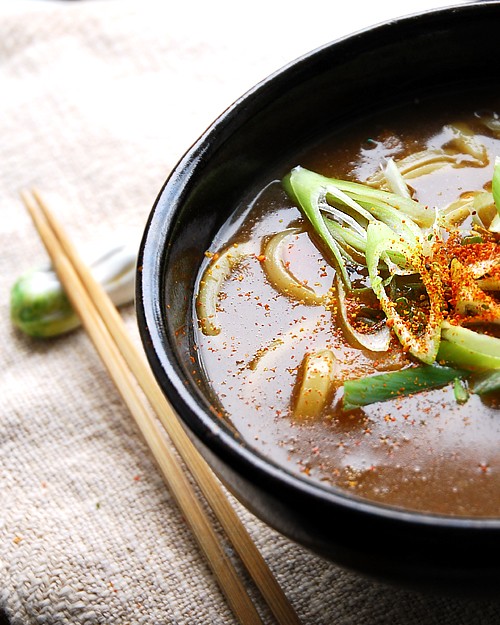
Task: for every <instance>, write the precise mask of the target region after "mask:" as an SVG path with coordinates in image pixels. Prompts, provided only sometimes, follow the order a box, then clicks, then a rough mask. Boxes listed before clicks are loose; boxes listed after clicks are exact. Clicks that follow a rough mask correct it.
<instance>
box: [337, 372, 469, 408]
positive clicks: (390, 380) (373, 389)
mask: <svg viewBox="0 0 500 625" xmlns="http://www.w3.org/2000/svg"><path fill="white" fill-rule="evenodd" d="M466 375H468V372H465V371H461V370H458V369H454V368H452V367H442V366H440V365H436V364H433V365H421V366H419V367H411V368H408V369H402V370H400V371H389V372H387V373H380V374H377V375H372V376H368V377H366V378H359V379H356V380H347V381H346V382H344V395H343V398H342V405H343V409H344V410H353V409H355V408H360V407H362V406H368V405H369V404H374V403H377V402H384V401H388V400H390V399H394V398H397V397H403V396H405V395H412V394H414V393H419V392H421V391H424V390H428V389H433V388H440V387H442V386H445V385H446V384H449V383H450V382H452V381H453V380H455V379H456V378H462V377H465V376H466Z"/></svg>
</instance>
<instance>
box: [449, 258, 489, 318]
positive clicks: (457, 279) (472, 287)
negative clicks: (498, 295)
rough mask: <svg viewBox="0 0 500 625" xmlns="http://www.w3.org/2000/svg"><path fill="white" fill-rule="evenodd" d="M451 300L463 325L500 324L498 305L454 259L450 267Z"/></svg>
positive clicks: (468, 270) (464, 267)
mask: <svg viewBox="0 0 500 625" xmlns="http://www.w3.org/2000/svg"><path fill="white" fill-rule="evenodd" d="M450 278H451V287H452V298H453V301H454V302H455V311H456V312H457V313H458V314H459V315H460V316H461V317H463V318H464V320H463V323H467V324H470V323H500V304H499V303H498V302H497V301H496V300H495V299H493V298H492V297H490V296H489V295H487V294H486V293H485V292H484V291H483V290H482V289H481V288H480V287H479V286H478V285H477V283H476V281H475V280H474V274H473V273H472V271H471V269H469V267H466V266H465V265H464V264H463V263H461V262H460V261H459V260H457V259H456V258H454V259H453V260H452V261H451V265H450Z"/></svg>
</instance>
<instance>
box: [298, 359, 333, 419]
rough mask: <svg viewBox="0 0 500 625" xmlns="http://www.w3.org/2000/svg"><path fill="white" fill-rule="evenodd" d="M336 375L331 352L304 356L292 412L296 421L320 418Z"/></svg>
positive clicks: (329, 396)
mask: <svg viewBox="0 0 500 625" xmlns="http://www.w3.org/2000/svg"><path fill="white" fill-rule="evenodd" d="M336 375H337V361H336V358H335V356H334V354H333V352H332V351H331V350H329V349H324V350H322V351H319V352H316V353H314V354H307V355H306V357H305V358H304V364H303V372H302V376H301V379H300V382H299V386H298V389H297V395H296V401H295V405H294V410H293V413H294V416H295V417H296V418H297V419H310V418H317V417H319V416H320V414H321V412H322V411H323V409H324V408H325V406H326V405H327V403H328V401H329V400H330V398H331V394H332V390H333V383H334V381H335V378H336Z"/></svg>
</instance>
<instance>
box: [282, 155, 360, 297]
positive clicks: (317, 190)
mask: <svg viewBox="0 0 500 625" xmlns="http://www.w3.org/2000/svg"><path fill="white" fill-rule="evenodd" d="M325 180H327V179H325ZM283 185H284V187H285V189H286V190H287V192H288V194H289V195H290V196H292V197H294V198H296V199H297V201H298V203H299V205H300V206H301V208H302V210H303V212H304V213H305V215H306V217H307V218H308V219H309V221H310V222H311V225H312V226H313V228H314V229H315V231H316V233H317V235H318V236H319V238H320V239H321V240H322V242H323V244H324V245H325V246H326V248H327V250H328V251H329V252H330V254H331V257H332V261H333V264H334V266H335V269H336V270H337V271H338V272H339V273H340V275H341V277H342V280H343V282H344V284H345V285H346V287H347V288H350V286H351V281H350V278H349V275H348V273H347V269H346V266H345V261H344V259H343V257H342V252H341V250H340V248H339V246H338V245H337V243H336V241H335V239H334V238H333V236H332V234H331V232H330V230H329V229H328V228H327V227H326V225H325V221H324V219H323V216H322V214H321V210H320V204H321V203H326V188H325V185H324V182H323V176H318V174H315V173H313V172H309V171H308V170H306V169H303V168H302V167H295V168H294V169H293V170H292V171H291V172H290V174H289V175H288V176H287V177H286V178H285V179H284V180H283Z"/></svg>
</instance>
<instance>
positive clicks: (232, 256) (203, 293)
mask: <svg viewBox="0 0 500 625" xmlns="http://www.w3.org/2000/svg"><path fill="white" fill-rule="evenodd" d="M245 256H248V250H247V247H246V246H244V245H231V246H230V247H228V248H227V249H225V250H224V251H223V252H221V253H220V254H214V256H213V257H212V260H211V262H210V264H209V265H208V266H207V268H206V269H205V271H204V272H203V276H202V277H201V280H200V288H199V291H198V296H197V298H196V312H197V314H198V319H199V322H200V327H201V331H202V332H203V334H207V335H210V336H215V335H217V334H219V333H220V330H221V329H220V326H219V325H218V324H217V301H218V298H219V292H220V290H221V288H222V285H223V283H224V281H225V280H227V278H229V276H230V274H231V272H232V271H233V269H234V268H235V267H236V266H237V265H238V263H240V262H241V260H242V259H243V258H244V257H245Z"/></svg>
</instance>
